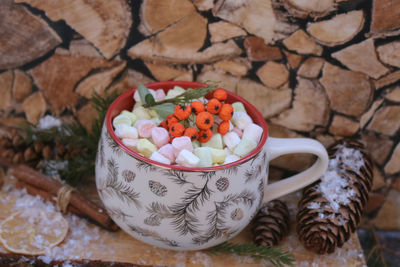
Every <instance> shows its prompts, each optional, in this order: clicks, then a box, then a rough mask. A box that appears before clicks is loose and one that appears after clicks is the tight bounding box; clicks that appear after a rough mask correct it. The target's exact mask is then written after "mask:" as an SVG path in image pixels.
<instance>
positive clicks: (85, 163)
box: [21, 92, 118, 185]
mask: <svg viewBox="0 0 400 267" xmlns="http://www.w3.org/2000/svg"><path fill="white" fill-rule="evenodd" d="M117 96H118V94H117V92H112V93H106V94H105V95H104V96H100V95H98V94H97V93H94V95H93V97H92V99H91V101H92V103H93V106H94V108H95V109H96V110H97V113H98V118H97V119H96V120H95V121H94V122H93V124H92V128H91V130H92V131H91V132H89V131H87V130H86V128H85V127H83V126H82V125H81V124H80V123H78V122H74V123H70V124H67V123H65V124H63V125H62V126H61V127H53V128H51V129H46V130H38V129H36V128H35V126H34V125H30V126H28V127H27V126H21V129H22V131H23V132H24V135H25V139H24V141H25V143H26V144H27V145H31V144H33V143H34V142H43V143H52V142H54V140H57V142H58V143H60V144H62V145H65V146H67V147H68V148H69V149H71V150H74V151H79V153H76V155H74V156H73V157H71V158H70V159H69V161H68V166H67V168H66V169H65V170H60V171H59V172H60V176H61V179H63V180H65V181H66V182H67V183H68V184H71V185H78V184H79V183H80V182H83V180H85V179H87V178H88V177H91V176H93V175H94V166H95V158H96V153H97V145H98V142H99V139H100V135H101V129H102V126H103V121H104V118H105V116H106V113H107V109H108V107H109V105H110V104H111V103H112V102H113V101H114V99H115V98H116V97H117Z"/></svg>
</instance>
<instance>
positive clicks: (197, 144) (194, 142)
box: [192, 140, 201, 149]
mask: <svg viewBox="0 0 400 267" xmlns="http://www.w3.org/2000/svg"><path fill="white" fill-rule="evenodd" d="M192 146H193V149H194V148H198V147H201V144H200V142H199V141H197V140H194V141H193V142H192Z"/></svg>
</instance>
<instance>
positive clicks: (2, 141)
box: [0, 126, 70, 167]
mask: <svg viewBox="0 0 400 267" xmlns="http://www.w3.org/2000/svg"><path fill="white" fill-rule="evenodd" d="M67 152H68V148H67V147H65V146H63V145H61V144H58V143H57V141H53V142H51V143H48V144H43V143H40V142H35V143H33V145H27V144H26V143H25V142H24V136H23V133H22V132H21V130H20V129H18V128H13V127H6V126H0V163H2V164H4V165H13V164H20V163H24V164H27V165H29V166H31V167H36V166H37V164H38V163H39V162H40V161H41V160H51V159H67V158H68V156H69V154H70V153H67Z"/></svg>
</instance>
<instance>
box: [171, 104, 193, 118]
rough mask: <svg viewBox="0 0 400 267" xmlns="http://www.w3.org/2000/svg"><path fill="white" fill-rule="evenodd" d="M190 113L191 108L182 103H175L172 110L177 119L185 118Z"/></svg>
mask: <svg viewBox="0 0 400 267" xmlns="http://www.w3.org/2000/svg"><path fill="white" fill-rule="evenodd" d="M191 113H192V109H191V108H190V107H189V106H184V105H176V107H175V110H174V115H175V117H177V118H178V119H179V120H184V119H187V118H188V117H189V116H190V114H191Z"/></svg>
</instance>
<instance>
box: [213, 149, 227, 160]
mask: <svg viewBox="0 0 400 267" xmlns="http://www.w3.org/2000/svg"><path fill="white" fill-rule="evenodd" d="M211 158H212V163H213V164H216V163H217V164H221V163H223V162H224V161H225V158H226V154H225V151H224V150H223V149H215V148H211Z"/></svg>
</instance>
